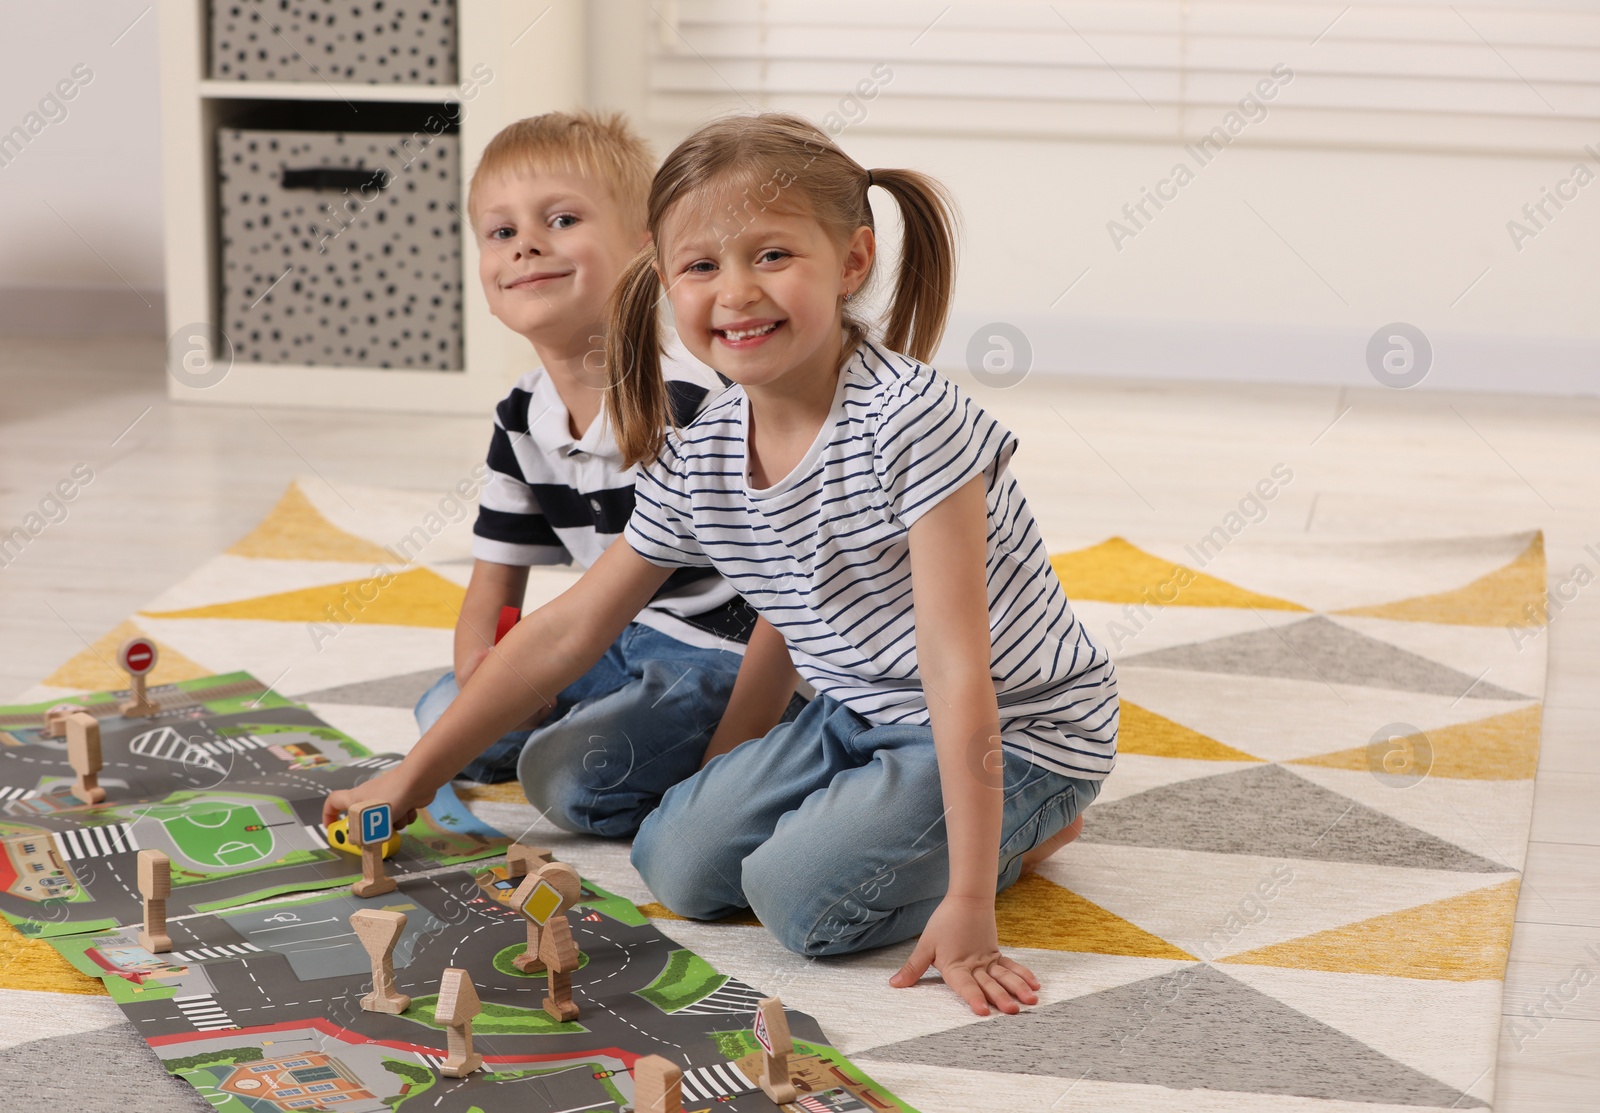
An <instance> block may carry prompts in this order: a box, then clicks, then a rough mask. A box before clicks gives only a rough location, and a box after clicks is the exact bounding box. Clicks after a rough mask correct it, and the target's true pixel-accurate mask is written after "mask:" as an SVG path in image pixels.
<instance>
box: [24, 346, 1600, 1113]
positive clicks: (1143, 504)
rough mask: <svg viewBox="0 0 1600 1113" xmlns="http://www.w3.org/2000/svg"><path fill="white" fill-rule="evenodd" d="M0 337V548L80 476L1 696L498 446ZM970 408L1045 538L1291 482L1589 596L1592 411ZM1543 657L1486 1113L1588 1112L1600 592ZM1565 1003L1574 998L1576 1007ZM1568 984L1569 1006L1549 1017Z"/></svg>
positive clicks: (1303, 499) (1319, 497)
mask: <svg viewBox="0 0 1600 1113" xmlns="http://www.w3.org/2000/svg"><path fill="white" fill-rule="evenodd" d="M0 340H3V342H0V534H3V533H5V532H7V531H9V530H10V529H11V528H12V527H14V526H17V525H20V524H21V523H22V521H23V519H24V517H25V516H26V515H27V514H29V513H30V512H36V511H39V509H40V502H41V500H42V499H45V498H46V496H47V495H48V494H49V492H50V491H51V490H52V488H54V487H56V485H57V484H58V483H61V482H62V481H65V480H70V479H71V478H72V476H73V473H74V469H79V468H80V466H83V467H87V468H88V469H89V470H90V471H91V472H92V474H93V478H92V480H91V481H90V482H89V483H88V484H87V486H83V487H82V489H81V490H80V491H79V492H77V494H76V495H75V497H74V498H73V500H72V501H71V502H70V503H67V504H66V505H65V507H64V511H65V516H64V518H63V517H62V514H61V512H60V511H58V510H57V509H56V508H54V507H52V506H50V505H46V507H45V510H46V511H49V512H50V513H51V514H53V515H54V517H56V518H59V519H61V520H59V521H55V522H52V523H51V524H49V525H48V526H47V527H46V528H45V529H44V531H43V532H42V533H40V535H39V536H38V537H37V538H35V539H34V540H32V541H31V542H30V543H29V545H28V546H27V547H26V548H25V549H24V550H23V551H22V553H21V554H20V555H19V556H17V557H16V559H14V560H12V561H11V562H10V563H9V564H7V565H6V566H5V567H0V614H3V615H4V627H3V628H4V634H5V637H4V638H3V640H0V698H4V697H8V696H10V695H12V694H14V693H16V692H20V691H21V690H22V689H24V688H26V687H28V686H30V685H32V684H35V683H37V682H38V681H39V680H40V679H41V678H42V677H44V676H45V675H47V674H48V673H49V672H50V671H51V670H52V669H53V668H54V667H55V666H56V665H57V664H59V663H60V662H62V661H64V660H65V659H67V658H68V657H71V656H72V655H73V654H75V653H77V652H79V651H80V650H82V648H83V647H84V645H85V644H86V643H87V642H88V641H92V640H93V639H94V638H97V637H99V636H100V635H102V634H103V633H105V631H107V630H108V629H110V628H111V627H112V626H114V625H116V624H117V623H118V622H120V621H121V620H122V619H124V618H126V617H127V616H128V615H129V614H131V613H132V612H133V611H134V610H136V609H137V608H138V607H139V606H140V605H141V604H143V603H144V602H145V601H147V600H148V599H150V598H151V597H153V596H155V595H156V594H157V593H158V592H160V591H162V590H163V589H165V588H167V587H168V586H170V585H171V584H173V583H175V582H177V581H178V580H181V579H182V578H183V577H185V576H186V575H188V574H189V573H190V572H191V571H192V570H193V569H194V568H196V567H197V566H198V565H200V564H201V563H202V562H204V561H206V560H207V559H209V558H210V557H212V556H214V555H216V554H217V553H218V552H220V551H222V550H223V549H224V548H226V547H227V546H228V545H230V544H231V543H232V542H234V541H235V540H237V539H238V538H239V537H240V536H241V535H242V534H244V533H245V532H246V531H247V530H248V529H249V528H250V527H251V526H252V525H254V524H255V523H256V522H257V521H259V520H260V519H261V517H262V516H263V515H264V514H265V513H266V512H267V510H268V509H269V508H270V507H271V506H272V505H273V503H274V502H275V501H276V500H277V498H278V497H279V495H281V494H282V492H283V489H284V487H285V485H286V484H287V483H288V482H289V480H290V479H291V478H292V477H294V476H296V475H318V476H321V477H322V478H323V479H325V480H326V481H327V482H329V483H330V484H332V485H333V486H334V488H335V489H337V487H338V485H339V484H340V483H365V484H380V485H391V486H399V487H411V488H419V489H438V490H441V491H442V490H444V489H445V488H446V487H447V486H448V485H450V484H452V483H454V482H455V481H456V480H457V479H458V478H459V477H461V476H462V475H464V474H466V472H467V469H469V468H471V467H472V466H473V465H474V464H475V463H477V462H478V461H479V460H481V459H482V454H483V451H484V449H485V448H486V447H487V443H488V428H489V426H488V421H487V418H486V417H485V418H484V419H471V420H469V419H463V418H433V417H406V416H393V415H369V414H357V415H351V414H339V413H323V412H316V411H311V410H297V409H292V408H281V409H266V408H262V409H259V410H252V409H250V408H242V409H241V408H213V407H200V406H174V405H171V404H169V403H168V402H167V401H166V397H165V394H164V380H163V372H162V358H163V349H162V345H161V343H160V342H159V341H157V340H154V339H150V338H143V337H141V338H134V339H95V340H72V341H66V340H60V339H52V340H44V339H36V338H28V337H5V338H0ZM963 385H964V386H969V387H971V388H972V389H973V391H974V393H975V394H976V395H977V396H978V398H979V399H980V401H981V402H982V403H983V404H984V405H985V406H987V407H988V408H990V409H991V410H992V411H993V412H994V413H995V414H996V415H997V416H998V417H1000V419H1001V420H1002V421H1004V422H1005V423H1006V424H1008V425H1009V426H1010V427H1011V428H1012V429H1014V430H1015V431H1016V432H1017V433H1018V435H1019V437H1020V438H1021V441H1022V449H1021V451H1020V452H1019V454H1018V457H1017V463H1016V465H1015V466H1016V469H1017V471H1018V474H1019V477H1020V478H1021V480H1022V483H1023V487H1024V489H1025V490H1026V491H1027V492H1028V495H1029V499H1030V501H1031V502H1033V503H1034V504H1035V507H1036V510H1037V512H1038V516H1039V517H1040V519H1041V521H1044V522H1047V523H1050V524H1051V528H1053V529H1056V530H1058V531H1059V530H1061V529H1065V528H1068V527H1065V526H1063V525H1062V523H1070V530H1071V534H1072V536H1073V538H1075V539H1076V538H1081V537H1083V536H1085V535H1088V536H1093V537H1103V536H1107V535H1109V534H1112V533H1117V532H1123V533H1133V534H1141V533H1142V534H1144V535H1147V536H1159V537H1173V536H1177V537H1186V536H1196V537H1198V536H1200V535H1201V534H1202V533H1204V532H1205V531H1206V530H1208V529H1210V528H1211V527H1212V526H1213V525H1215V524H1217V522H1218V521H1219V519H1220V518H1221V517H1222V515H1223V514H1225V513H1226V512H1227V511H1228V510H1229V509H1230V508H1232V506H1233V505H1234V504H1236V503H1237V502H1238V500H1239V498H1240V497H1241V496H1242V495H1244V494H1245V493H1246V492H1247V491H1248V490H1249V489H1250V488H1251V487H1253V486H1254V485H1255V484H1256V482H1257V481H1258V480H1260V479H1262V478H1264V477H1265V476H1267V474H1268V473H1269V471H1270V470H1271V469H1272V467H1273V466H1274V465H1276V464H1279V463H1282V464H1285V465H1287V466H1288V467H1289V468H1290V469H1291V470H1292V471H1293V472H1294V479H1293V481H1292V482H1291V483H1290V484H1288V486H1287V487H1286V488H1285V490H1284V491H1283V493H1282V494H1281V495H1280V496H1279V497H1278V498H1277V499H1275V500H1274V501H1273V503H1272V504H1271V506H1270V511H1271V512H1270V515H1269V516H1268V518H1267V519H1266V520H1265V521H1263V522H1261V523H1260V524H1259V525H1256V526H1252V527H1251V528H1252V529H1253V530H1259V531H1261V534H1262V535H1266V534H1269V533H1276V534H1292V533H1298V534H1302V535H1303V534H1306V533H1311V534H1317V535H1325V536H1342V535H1348V534H1360V535H1373V534H1382V535H1388V536H1460V535H1467V534H1483V533H1492V532H1503V531H1507V530H1513V529H1526V528H1531V527H1542V528H1543V529H1544V530H1545V532H1546V543H1547V551H1548V555H1549V561H1550V572H1551V581H1552V585H1554V584H1556V583H1559V582H1561V581H1563V580H1565V579H1566V578H1567V577H1569V576H1570V574H1571V572H1572V570H1573V568H1574V566H1575V565H1578V564H1580V563H1582V564H1584V565H1585V566H1586V567H1587V569H1588V571H1589V572H1590V573H1597V574H1600V400H1597V399H1595V398H1587V399H1553V398H1522V397H1516V396H1510V395H1502V396H1491V395H1463V394H1457V395H1448V394H1442V393H1432V394H1430V393H1416V392H1402V391H1394V390H1387V389H1384V388H1382V387H1378V386H1376V385H1374V386H1373V387H1371V388H1367V389H1359V390H1356V389H1351V390H1340V389H1337V388H1332V387H1276V386H1243V385H1230V384H1210V385H1207V384H1192V383H1185V384H1168V383H1155V382H1137V383H1113V382H1110V381H1105V380H1090V379H1063V378H1051V377H1049V376H1046V375H1043V374H1037V373H1036V374H1034V375H1033V376H1031V377H1030V378H1028V379H1027V380H1026V381H1025V382H1023V383H1021V384H1020V385H1018V386H1016V387H1013V388H1011V389H1008V390H994V389H985V388H979V387H974V386H972V385H971V384H969V383H966V382H963ZM79 474H80V475H81V474H83V473H82V471H81V470H80V471H79ZM1048 532H1049V531H1048V530H1047V533H1048ZM1065 539H1066V538H1065V536H1061V537H1056V536H1047V541H1051V542H1052V545H1053V547H1058V543H1059V542H1060V541H1063V540H1065ZM1585 545H1592V546H1594V551H1593V552H1589V551H1585V549H1584V546H1585ZM1508 636H1509V634H1508ZM1546 636H1547V637H1548V639H1549V647H1548V648H1549V654H1550V674H1549V685H1548V689H1547V702H1546V704H1545V715H1544V748H1543V752H1542V755H1541V758H1540V763H1539V777H1538V784H1537V796H1536V802H1535V806H1534V819H1533V843H1532V846H1531V848H1530V852H1529V857H1528V867H1527V874H1526V878H1525V882H1524V885H1523V888H1522V897H1521V903H1520V905H1519V907H1518V914H1517V928H1516V935H1515V938H1514V942H1513V945H1512V959H1511V968H1510V972H1509V976H1508V981H1507V994H1506V1004H1505V1010H1504V1011H1505V1014H1506V1019H1505V1024H1504V1026H1503V1029H1502V1039H1501V1046H1500V1060H1499V1063H1500V1069H1499V1075H1498V1079H1499V1081H1498V1087H1497V1095H1496V1096H1497V1100H1496V1103H1495V1104H1496V1108H1497V1109H1500V1110H1503V1111H1505V1113H1524V1111H1544V1110H1575V1109H1593V1108H1595V1107H1596V1105H1597V1104H1600V1099H1597V1098H1596V1096H1595V1095H1596V1094H1600V806H1597V804H1596V801H1600V729H1597V724H1600V682H1597V680H1600V583H1590V584H1588V585H1587V586H1583V587H1581V588H1578V589H1577V593H1576V597H1575V598H1572V599H1571V600H1570V601H1568V602H1564V603H1563V609H1561V610H1560V611H1559V612H1558V613H1557V614H1556V615H1555V618H1554V621H1553V622H1552V623H1551V626H1550V629H1549V632H1548V634H1547V635H1546ZM1585 970H1586V971H1587V975H1585V973H1584V971H1585ZM1575 973H1576V974H1577V975H1578V977H1577V980H1576V981H1574V980H1573V979H1574V974H1575ZM1577 982H1586V983H1589V984H1587V985H1585V986H1584V987H1583V988H1581V989H1578V991H1577V994H1576V996H1575V997H1572V995H1571V989H1572V987H1574V986H1576V984H1577ZM1564 983H1565V984H1566V985H1567V987H1568V989H1567V990H1566V995H1567V996H1568V997H1569V998H1571V999H1569V1000H1565V1001H1563V1000H1561V999H1560V998H1559V997H1558V996H1554V995H1553V994H1554V993H1555V991H1557V990H1558V989H1559V988H1560V987H1562V986H1563V984H1564ZM1547 995H1551V996H1547ZM1527 1012H1537V1013H1540V1014H1543V1016H1544V1017H1549V1018H1550V1019H1543V1018H1540V1019H1537V1020H1530V1019H1528V1018H1527V1016H1525V1013H1527ZM1519 1017H1520V1018H1522V1020H1521V1023H1520V1026H1519V1027H1517V1028H1513V1027H1512V1024H1513V1021H1514V1020H1515V1019H1516V1018H1519ZM1518 1033H1523V1035H1522V1036H1520V1037H1519V1035H1518ZM1528 1033H1533V1034H1531V1035H1530V1034H1528Z"/></svg>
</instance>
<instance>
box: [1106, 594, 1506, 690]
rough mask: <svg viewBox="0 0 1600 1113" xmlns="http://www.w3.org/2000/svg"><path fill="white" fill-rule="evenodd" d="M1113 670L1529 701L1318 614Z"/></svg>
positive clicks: (1155, 654) (1127, 661)
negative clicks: (1169, 671)
mask: <svg viewBox="0 0 1600 1113" xmlns="http://www.w3.org/2000/svg"><path fill="white" fill-rule="evenodd" d="M1118 664H1121V665H1129V666H1137V667H1140V668H1148V669H1187V670H1190V671H1192V672H1220V673H1230V674H1234V675H1239V676H1268V677H1277V678H1279V679H1283V680H1320V681H1323V682H1325V683H1328V684H1357V685H1361V686H1363V687H1367V688H1387V689H1390V690H1392V691H1401V692H1426V693H1428V694H1430V695H1437V696H1450V697H1452V698H1460V697H1462V696H1465V697H1467V698H1469V699H1505V700H1516V699H1531V698H1532V697H1531V696H1525V695H1523V694H1522V693H1521V692H1513V691H1512V690H1511V689H1509V688H1502V687H1500V686H1499V685H1498V684H1489V683H1487V682H1485V681H1482V680H1479V681H1477V682H1474V680H1473V678H1472V677H1470V676H1468V675H1467V674H1466V673H1464V672H1461V671H1460V670H1458V669H1453V668H1451V667H1450V666H1448V665H1441V664H1440V663H1439V662H1437V661H1430V660H1429V659H1428V658H1426V657H1422V656H1419V655H1418V654H1415V653H1412V652H1411V651H1409V650H1405V649H1401V648H1400V647H1399V646H1395V645H1390V644H1389V643H1388V642H1383V641H1379V640H1378V639H1377V638H1369V637H1367V636H1366V635H1365V634H1362V633H1358V632H1357V631H1355V630H1351V629H1348V628H1346V627H1344V626H1340V625H1339V624H1338V623H1337V622H1331V621H1329V620H1328V619H1326V618H1324V617H1322V616H1321V615H1317V616H1316V617H1314V618H1308V619H1306V620H1305V621H1304V622H1296V623H1292V624H1290V625H1288V626H1279V627H1276V628H1273V629H1270V630H1252V631H1249V632H1247V633H1243V634H1229V635H1227V636H1226V637H1221V638H1213V639H1211V640H1210V641H1203V642H1192V643H1190V644H1188V645H1175V646H1170V647H1168V648H1166V649H1153V650H1151V651H1150V652H1148V653H1136V654H1134V655H1133V656H1132V657H1124V658H1122V659H1121V660H1120V661H1119V662H1118Z"/></svg>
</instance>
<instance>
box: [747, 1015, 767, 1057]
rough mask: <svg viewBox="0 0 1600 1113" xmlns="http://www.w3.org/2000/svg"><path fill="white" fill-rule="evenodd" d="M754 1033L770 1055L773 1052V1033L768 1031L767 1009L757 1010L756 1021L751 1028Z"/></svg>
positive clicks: (757, 1040)
mask: <svg viewBox="0 0 1600 1113" xmlns="http://www.w3.org/2000/svg"><path fill="white" fill-rule="evenodd" d="M751 1031H752V1033H753V1034H754V1035H755V1037H756V1042H757V1043H759V1044H760V1045H761V1046H762V1048H763V1049H764V1050H765V1051H766V1053H767V1054H768V1055H771V1054H772V1033H771V1032H769V1031H767V1014H766V1012H765V1010H762V1009H757V1010H756V1022H755V1025H754V1026H753V1027H752V1028H751Z"/></svg>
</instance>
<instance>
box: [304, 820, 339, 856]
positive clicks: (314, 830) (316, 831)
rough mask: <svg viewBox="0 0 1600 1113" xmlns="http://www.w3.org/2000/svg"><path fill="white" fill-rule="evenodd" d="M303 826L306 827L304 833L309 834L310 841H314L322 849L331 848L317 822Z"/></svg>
mask: <svg viewBox="0 0 1600 1113" xmlns="http://www.w3.org/2000/svg"><path fill="white" fill-rule="evenodd" d="M304 827H305V829H306V834H308V835H310V836H311V841H312V842H314V843H316V844H317V845H318V846H320V847H322V849H324V850H332V849H333V847H331V846H329V845H328V836H327V835H326V834H324V833H323V831H322V828H321V827H320V826H319V825H318V824H315V823H307V824H304Z"/></svg>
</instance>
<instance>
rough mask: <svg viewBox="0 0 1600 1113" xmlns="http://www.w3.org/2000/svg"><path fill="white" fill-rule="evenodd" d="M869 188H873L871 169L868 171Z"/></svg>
mask: <svg viewBox="0 0 1600 1113" xmlns="http://www.w3.org/2000/svg"><path fill="white" fill-rule="evenodd" d="M867 188H868V189H871V188H872V171H871V170H868V171H867Z"/></svg>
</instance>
